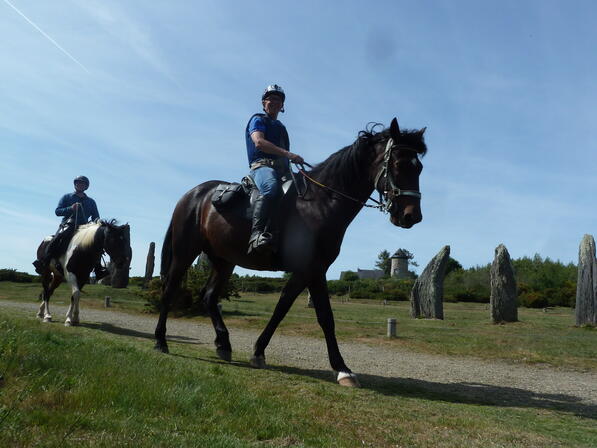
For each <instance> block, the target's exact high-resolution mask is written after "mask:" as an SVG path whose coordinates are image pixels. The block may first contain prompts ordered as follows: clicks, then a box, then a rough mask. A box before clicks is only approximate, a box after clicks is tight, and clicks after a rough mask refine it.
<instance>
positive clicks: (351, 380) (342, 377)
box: [338, 372, 361, 387]
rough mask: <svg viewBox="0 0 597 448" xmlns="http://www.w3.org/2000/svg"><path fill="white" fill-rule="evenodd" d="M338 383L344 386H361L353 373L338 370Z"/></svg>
mask: <svg viewBox="0 0 597 448" xmlns="http://www.w3.org/2000/svg"><path fill="white" fill-rule="evenodd" d="M338 384H339V385H340V386H346V387H361V383H359V380H358V379H357V376H356V375H355V374H354V373H346V372H338Z"/></svg>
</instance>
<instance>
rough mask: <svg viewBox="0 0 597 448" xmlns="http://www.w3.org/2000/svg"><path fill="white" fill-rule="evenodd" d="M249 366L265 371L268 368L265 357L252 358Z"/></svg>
mask: <svg viewBox="0 0 597 448" xmlns="http://www.w3.org/2000/svg"><path fill="white" fill-rule="evenodd" d="M249 364H251V367H255V368H256V369H265V368H266V367H267V365H266V364H265V356H251V359H250V360H249Z"/></svg>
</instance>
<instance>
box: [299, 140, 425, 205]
mask: <svg viewBox="0 0 597 448" xmlns="http://www.w3.org/2000/svg"><path fill="white" fill-rule="evenodd" d="M395 149H396V150H398V149H406V150H410V151H413V149H412V148H411V147H409V146H406V145H396V144H394V139H392V138H391V137H390V138H389V139H388V142H387V144H386V149H385V151H384V156H383V163H382V165H381V168H380V169H379V171H378V173H377V175H376V176H375V181H374V183H373V185H374V187H375V189H376V190H377V191H378V193H379V201H378V200H376V199H374V198H372V197H369V199H367V200H368V201H369V200H371V201H373V202H375V204H376V205H371V204H367V202H366V201H365V202H363V201H361V200H360V199H357V198H354V197H352V196H349V195H347V194H345V193H342V192H341V191H338V190H335V189H334V188H332V187H328V186H327V185H324V184H322V183H321V182H318V181H316V180H315V179H313V178H312V177H310V176H309V175H308V174H307V173H306V172H305V167H304V165H306V166H308V167H309V168H313V167H312V166H311V165H309V164H308V163H306V162H305V163H302V164H296V165H298V166H299V170H298V171H299V173H301V175H302V176H303V177H305V178H306V179H307V180H309V181H310V182H312V183H314V184H315V185H317V186H319V187H321V188H323V189H324V190H328V191H331V192H332V193H335V194H337V195H339V196H342V197H343V198H346V199H349V200H351V201H354V202H357V203H359V204H361V205H362V206H363V207H370V208H376V209H378V210H379V211H381V212H385V213H387V212H389V211H390V209H391V208H392V201H393V200H394V199H395V198H397V197H399V196H412V197H415V198H418V199H421V192H420V191H418V190H402V189H400V188H398V187H397V186H396V184H395V183H394V180H393V179H392V177H391V176H390V175H389V173H390V170H389V166H390V158H391V157H392V152H393V151H394V150H395ZM290 174H291V175H292V178H293V181H294V183H295V185H298V184H297V183H296V179H294V173H293V172H292V170H290ZM382 177H383V178H385V182H384V183H383V188H380V187H379V185H378V184H379V181H380V180H381V178H382ZM297 190H298V188H297ZM303 196H304V193H302V194H301V193H300V192H299V197H303Z"/></svg>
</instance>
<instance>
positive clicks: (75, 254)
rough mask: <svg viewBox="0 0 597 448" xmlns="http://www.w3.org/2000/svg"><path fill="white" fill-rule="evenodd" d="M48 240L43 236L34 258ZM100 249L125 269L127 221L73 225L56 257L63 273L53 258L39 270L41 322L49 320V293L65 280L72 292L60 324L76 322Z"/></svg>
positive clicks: (127, 238) (129, 248) (42, 249)
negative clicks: (63, 250) (64, 245)
mask: <svg viewBox="0 0 597 448" xmlns="http://www.w3.org/2000/svg"><path fill="white" fill-rule="evenodd" d="M50 240H51V237H47V238H45V239H44V241H42V243H41V244H40V245H39V247H38V249H37V256H38V259H39V258H40V257H42V256H43V253H44V251H45V248H46V246H47V245H48V243H49V242H50ZM104 252H106V253H107V254H108V255H109V256H110V258H111V259H112V261H113V262H114V264H115V265H116V269H128V266H129V264H130V261H131V253H132V251H131V245H130V227H129V225H128V224H124V225H121V226H118V225H116V221H115V220H111V221H103V220H101V221H100V220H98V221H95V222H92V223H89V224H84V225H81V226H79V227H78V228H77V230H76V231H75V234H74V235H73V237H72V239H71V240H70V242H69V244H68V247H67V249H66V252H65V253H64V254H63V255H62V256H60V258H59V260H57V261H59V262H60V265H61V266H63V269H64V275H62V273H60V271H59V270H58V269H57V268H56V260H52V261H51V262H50V265H49V266H48V267H47V268H46V269H45V270H44V272H42V274H41V281H42V286H43V290H42V292H41V293H40V295H39V298H40V299H41V300H42V303H41V306H40V307H39V311H38V313H37V317H39V318H42V319H43V321H44V322H51V321H52V315H51V314H50V307H49V301H50V297H51V296H52V293H53V292H54V290H55V289H56V288H57V287H58V286H59V285H60V283H62V282H63V281H65V280H66V281H67V282H68V284H69V285H70V286H71V288H72V295H71V299H70V306H69V308H68V312H67V313H66V320H65V322H64V325H65V326H67V327H69V326H71V325H77V324H78V323H79V298H80V296H81V290H82V289H83V286H84V285H85V284H86V283H89V274H90V273H91V271H92V270H93V268H94V267H95V266H96V264H97V263H98V262H99V260H100V258H101V256H102V254H103V253H104Z"/></svg>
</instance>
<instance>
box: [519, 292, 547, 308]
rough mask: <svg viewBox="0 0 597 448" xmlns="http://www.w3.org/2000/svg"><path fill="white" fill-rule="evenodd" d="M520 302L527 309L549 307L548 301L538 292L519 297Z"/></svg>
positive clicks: (526, 293)
mask: <svg viewBox="0 0 597 448" xmlns="http://www.w3.org/2000/svg"><path fill="white" fill-rule="evenodd" d="M518 302H519V304H520V305H522V306H526V307H527V308H545V307H546V306H547V299H546V298H545V297H544V296H543V294H542V293H540V292H537V291H530V292H525V293H523V294H521V295H519V296H518Z"/></svg>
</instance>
